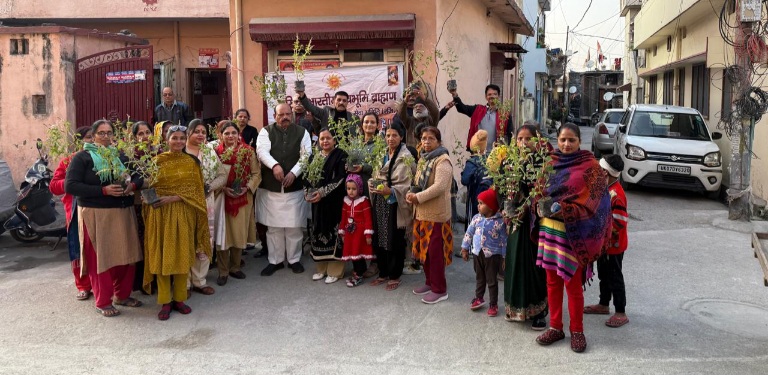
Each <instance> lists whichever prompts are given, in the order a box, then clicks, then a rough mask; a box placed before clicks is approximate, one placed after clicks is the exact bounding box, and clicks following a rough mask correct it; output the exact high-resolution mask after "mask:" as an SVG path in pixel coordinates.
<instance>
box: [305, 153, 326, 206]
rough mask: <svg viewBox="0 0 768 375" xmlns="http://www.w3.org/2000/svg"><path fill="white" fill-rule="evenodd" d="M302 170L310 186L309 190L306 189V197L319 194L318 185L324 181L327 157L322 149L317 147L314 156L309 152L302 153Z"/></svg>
mask: <svg viewBox="0 0 768 375" xmlns="http://www.w3.org/2000/svg"><path fill="white" fill-rule="evenodd" d="M299 163H300V164H301V170H302V173H303V174H304V180H305V181H307V183H308V184H309V186H310V187H309V188H307V189H305V193H304V194H305V196H312V195H314V194H315V192H317V190H318V188H317V185H318V184H320V181H322V179H323V167H324V166H325V156H323V153H322V151H320V148H319V147H317V146H315V147H314V149H313V151H312V155H310V154H309V153H308V152H304V151H303V150H302V152H301V159H299Z"/></svg>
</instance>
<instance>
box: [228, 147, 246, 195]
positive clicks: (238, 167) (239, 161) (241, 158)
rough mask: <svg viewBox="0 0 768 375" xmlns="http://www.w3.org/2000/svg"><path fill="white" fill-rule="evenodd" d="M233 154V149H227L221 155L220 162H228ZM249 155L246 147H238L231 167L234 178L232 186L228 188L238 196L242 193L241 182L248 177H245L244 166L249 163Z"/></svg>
mask: <svg viewBox="0 0 768 375" xmlns="http://www.w3.org/2000/svg"><path fill="white" fill-rule="evenodd" d="M234 152H235V148H234V147H229V148H227V149H226V150H225V151H224V152H223V153H222V154H221V160H229V159H230V158H231V157H232V154H233V153H234ZM251 155H252V153H251V150H250V149H248V148H246V147H240V148H239V149H238V150H237V154H235V164H234V165H232V168H234V171H235V178H234V179H233V180H232V185H230V186H229V188H230V189H232V191H233V192H234V193H235V194H238V195H239V194H240V193H242V191H243V187H244V186H243V182H244V181H245V179H246V178H247V177H248V176H246V175H245V167H244V165H245V164H249V163H250V162H251V160H250V158H251Z"/></svg>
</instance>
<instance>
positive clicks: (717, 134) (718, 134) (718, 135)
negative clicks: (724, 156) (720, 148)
mask: <svg viewBox="0 0 768 375" xmlns="http://www.w3.org/2000/svg"><path fill="white" fill-rule="evenodd" d="M720 138H723V133H720V132H714V133H712V139H713V140H718V139H720Z"/></svg>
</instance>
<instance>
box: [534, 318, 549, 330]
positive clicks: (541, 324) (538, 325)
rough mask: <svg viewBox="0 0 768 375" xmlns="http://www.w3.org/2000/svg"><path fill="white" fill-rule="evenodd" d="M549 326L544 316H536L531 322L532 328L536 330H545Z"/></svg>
mask: <svg viewBox="0 0 768 375" xmlns="http://www.w3.org/2000/svg"><path fill="white" fill-rule="evenodd" d="M546 328H547V320H546V319H544V318H536V319H534V320H533V324H531V329H532V330H534V331H543V330H545V329H546Z"/></svg>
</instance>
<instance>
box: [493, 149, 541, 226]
mask: <svg viewBox="0 0 768 375" xmlns="http://www.w3.org/2000/svg"><path fill="white" fill-rule="evenodd" d="M531 142H532V144H533V145H534V147H532V148H528V147H517V145H515V144H511V145H506V144H497V145H496V147H494V148H493V149H492V150H491V152H490V154H489V155H488V157H487V158H486V159H485V166H486V171H487V176H488V177H489V178H490V179H491V180H492V181H493V186H494V188H495V189H496V192H497V193H498V194H499V195H500V196H501V197H504V198H505V206H504V211H503V213H504V215H505V216H506V217H507V218H509V219H510V220H511V224H512V225H510V228H512V227H515V226H517V225H519V224H520V222H521V219H520V216H521V214H522V213H523V212H525V209H526V207H528V206H530V204H531V203H532V202H533V201H534V200H536V199H538V198H540V197H543V196H544V189H546V188H547V186H549V176H550V175H551V174H552V172H553V171H554V169H553V166H552V162H551V161H552V158H551V156H550V155H549V151H548V149H547V147H546V144H545V143H546V142H547V140H546V139H540V138H533V139H531ZM523 185H527V186H529V188H530V191H529V192H528V194H523V192H522V191H521V187H522V186H523Z"/></svg>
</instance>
